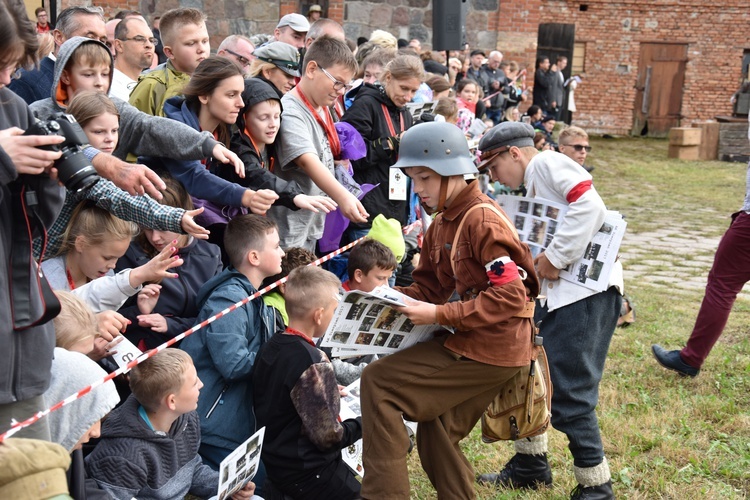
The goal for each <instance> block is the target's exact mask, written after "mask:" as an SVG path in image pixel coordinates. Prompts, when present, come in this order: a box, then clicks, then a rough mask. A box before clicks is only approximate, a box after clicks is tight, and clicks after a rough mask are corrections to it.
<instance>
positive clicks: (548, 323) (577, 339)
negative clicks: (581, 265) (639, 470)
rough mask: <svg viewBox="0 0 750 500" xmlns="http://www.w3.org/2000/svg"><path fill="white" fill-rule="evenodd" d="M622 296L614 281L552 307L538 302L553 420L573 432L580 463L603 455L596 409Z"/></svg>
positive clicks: (591, 464)
mask: <svg viewBox="0 0 750 500" xmlns="http://www.w3.org/2000/svg"><path fill="white" fill-rule="evenodd" d="M621 302H622V296H621V295H620V292H619V291H618V290H617V289H616V288H614V287H612V288H610V289H609V290H607V291H604V292H601V293H597V294H596V295H592V296H590V297H587V298H585V299H582V300H579V301H578V302H574V303H573V304H569V305H567V306H565V307H561V308H560V309H555V310H554V311H552V312H548V311H547V308H546V307H537V310H536V314H535V315H534V320H535V321H537V322H538V321H540V320H541V321H542V323H541V325H540V335H541V336H542V337H543V338H544V349H545V350H546V351H547V358H548V359H549V365H550V378H551V379H552V426H553V427H554V428H555V429H557V430H558V431H560V432H564V433H565V434H566V435H567V436H568V441H569V444H568V447H569V448H570V452H571V453H572V455H573V464H574V465H575V466H576V467H594V466H596V465H599V464H600V463H601V462H602V460H603V459H604V448H603V446H602V439H601V435H600V433H599V421H598V420H597V418H596V411H595V410H596V405H597V402H598V401H599V382H600V381H601V379H602V372H603V371H604V361H605V360H606V358H607V351H608V350H609V343H610V341H611V340H612V335H613V334H614V331H615V327H616V325H617V318H618V316H619V314H620V305H621Z"/></svg>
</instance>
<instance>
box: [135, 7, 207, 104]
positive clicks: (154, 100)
mask: <svg viewBox="0 0 750 500" xmlns="http://www.w3.org/2000/svg"><path fill="white" fill-rule="evenodd" d="M159 26H160V29H161V40H162V43H163V44H164V54H165V55H166V56H167V62H166V63H165V64H163V65H160V66H159V67H157V68H156V69H154V70H153V71H151V72H149V73H147V74H146V75H145V76H143V77H141V79H140V81H139V82H138V85H136V86H135V88H134V89H133V91H132V92H131V94H130V104H132V105H133V106H135V107H136V108H138V109H140V110H141V111H143V112H144V113H148V114H150V115H154V116H164V102H165V101H166V100H167V99H169V98H170V97H173V96H176V95H179V94H180V93H181V92H182V88H183V87H184V86H185V84H187V82H188V81H190V76H191V75H192V74H193V71H195V68H196V67H198V64H199V63H200V62H201V61H202V60H204V59H206V58H207V57H208V56H210V55H211V46H210V45H209V40H208V31H207V30H206V16H205V15H204V14H203V13H202V12H201V11H199V10H198V9H193V8H180V9H172V10H169V11H167V12H166V13H165V14H164V15H163V16H162V18H161V24H160V25H159Z"/></svg>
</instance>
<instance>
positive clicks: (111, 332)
mask: <svg viewBox="0 0 750 500" xmlns="http://www.w3.org/2000/svg"><path fill="white" fill-rule="evenodd" d="M96 321H97V323H98V324H99V334H101V338H103V339H104V340H106V341H107V342H111V341H112V340H114V338H115V337H117V336H118V335H120V333H123V332H124V331H125V328H126V327H127V326H128V325H129V324H130V321H129V320H128V319H127V318H125V316H123V315H122V314H120V313H118V312H117V311H102V312H100V313H98V314H97V315H96Z"/></svg>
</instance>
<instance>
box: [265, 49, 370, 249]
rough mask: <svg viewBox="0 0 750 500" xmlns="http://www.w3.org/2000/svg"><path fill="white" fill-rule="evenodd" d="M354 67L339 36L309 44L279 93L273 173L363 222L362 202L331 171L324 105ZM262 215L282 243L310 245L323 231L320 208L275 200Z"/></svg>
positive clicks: (333, 141)
mask: <svg viewBox="0 0 750 500" xmlns="http://www.w3.org/2000/svg"><path fill="white" fill-rule="evenodd" d="M356 71H357V61H356V60H355V59H354V56H353V55H352V51H351V50H349V47H347V45H346V43H344V42H342V41H341V40H336V39H334V38H330V37H328V36H322V37H320V38H319V39H318V40H316V41H315V42H314V43H313V44H312V45H310V48H309V49H308V50H307V53H306V54H305V66H304V68H302V79H301V80H300V82H299V84H298V85H297V86H296V87H295V88H294V89H293V90H291V91H290V92H288V93H287V94H285V95H284V97H282V99H281V105H282V107H283V109H284V112H283V113H282V117H283V119H282V120H281V128H280V131H279V136H278V139H277V145H276V150H277V153H278V160H279V165H281V167H280V168H277V169H276V171H275V173H276V175H278V176H279V177H281V178H282V179H284V180H287V181H292V180H294V181H296V182H297V184H299V185H300V187H301V188H302V191H303V192H304V194H307V195H323V194H327V195H328V196H330V197H331V198H333V200H334V201H335V202H336V203H337V204H338V205H339V208H340V209H341V213H342V214H343V215H344V216H345V217H347V218H348V219H349V220H351V221H353V222H359V223H364V222H366V221H367V217H368V214H367V212H366V211H365V209H364V207H363V206H362V204H361V203H360V202H359V200H357V198H356V197H355V196H354V195H352V194H351V193H350V192H349V191H348V190H347V189H346V188H345V187H344V186H343V185H342V184H340V183H339V182H338V181H337V180H336V177H335V176H334V161H335V160H337V159H338V156H339V155H340V152H341V145H340V142H339V138H338V134H337V132H336V129H335V127H334V123H333V117H332V116H331V112H330V109H329V107H330V106H331V105H333V103H334V102H335V101H336V99H337V98H338V97H339V96H340V95H342V94H344V93H345V92H346V91H347V90H348V89H349V88H351V86H350V84H349V82H350V81H351V79H352V77H353V76H354V74H355V73H356ZM268 216H269V217H271V218H272V219H273V220H275V221H276V223H277V224H278V225H279V234H280V235H281V246H282V247H283V248H290V247H302V248H307V249H308V250H311V251H315V244H316V242H317V241H318V240H319V239H320V237H321V236H322V235H323V223H324V221H325V214H324V213H322V212H321V213H314V212H310V211H307V210H298V211H292V210H290V209H288V208H286V207H281V206H278V207H272V208H271V209H270V210H269V211H268Z"/></svg>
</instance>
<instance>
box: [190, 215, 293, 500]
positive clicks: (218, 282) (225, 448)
mask: <svg viewBox="0 0 750 500" xmlns="http://www.w3.org/2000/svg"><path fill="white" fill-rule="evenodd" d="M224 248H225V250H226V252H227V254H228V256H229V259H230V261H231V265H230V266H228V267H227V268H226V269H224V271H222V272H221V273H220V274H217V275H216V276H214V277H213V278H212V279H210V280H209V281H208V282H207V283H206V284H205V285H203V287H201V289H200V290H199V291H198V297H197V299H196V302H197V304H198V307H200V308H201V309H200V313H199V314H198V319H197V322H201V321H203V320H205V319H207V318H209V317H211V316H213V315H215V314H217V313H219V312H221V311H223V310H224V309H226V308H228V307H229V306H231V305H233V304H235V303H237V302H239V301H241V300H242V299H244V298H245V297H247V296H249V295H252V294H253V293H255V292H256V291H257V289H258V288H259V287H260V284H261V283H262V282H263V279H264V278H266V277H268V276H273V275H274V274H278V273H279V272H281V258H282V257H283V256H284V251H283V250H282V249H281V247H280V246H279V233H278V230H277V229H276V224H275V223H274V222H273V221H272V220H271V219H268V218H265V217H261V216H258V215H252V214H249V215H241V216H239V217H235V218H234V219H232V220H231V221H230V222H229V224H228V225H227V230H226V233H225V235H224ZM274 332H275V315H274V312H273V310H272V309H270V308H269V307H268V306H266V305H265V304H264V302H263V300H261V299H256V300H252V301H250V302H249V303H248V304H246V305H245V306H243V307H241V308H239V309H237V310H235V311H233V312H232V313H230V314H227V315H225V316H222V317H221V318H219V319H217V320H216V321H214V322H212V323H210V324H209V325H208V326H206V327H205V328H203V329H201V330H198V331H197V332H196V333H194V334H192V335H190V336H189V337H187V338H186V339H185V340H184V341H183V342H182V349H183V350H185V351H187V352H188V354H190V355H191V356H192V358H193V361H194V363H195V368H196V370H197V371H198V376H199V377H200V379H201V380H202V381H203V384H204V388H203V390H202V391H201V394H200V398H199V399H198V415H199V417H200V423H201V435H202V439H201V447H200V450H199V452H200V455H201V456H202V457H203V461H204V462H205V463H207V464H208V465H209V466H211V467H213V468H214V469H216V470H218V468H219V464H220V463H221V461H222V460H223V459H224V458H226V456H227V455H229V454H230V453H231V452H232V451H234V449H235V448H236V447H237V446H239V445H240V444H242V443H243V442H244V441H245V440H247V439H248V438H249V437H250V436H252V435H253V433H255V431H256V430H257V429H256V425H255V415H254V413H253V390H252V376H253V368H254V367H255V359H256V355H257V353H258V349H260V347H261V345H263V344H264V343H265V342H266V341H267V340H268V339H269V338H270V337H271V335H273V333H274ZM261 465H262V464H261ZM264 475H265V474H264V470H263V467H262V466H261V468H260V469H259V470H258V475H256V477H255V483H256V485H257V486H258V489H260V488H262V483H263V479H264Z"/></svg>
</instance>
